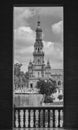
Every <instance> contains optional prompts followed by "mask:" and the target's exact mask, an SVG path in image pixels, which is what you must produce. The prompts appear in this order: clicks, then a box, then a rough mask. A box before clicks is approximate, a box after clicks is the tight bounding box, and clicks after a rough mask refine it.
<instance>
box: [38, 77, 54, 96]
mask: <svg viewBox="0 0 78 130" xmlns="http://www.w3.org/2000/svg"><path fill="white" fill-rule="evenodd" d="M36 87H37V88H38V89H39V93H41V94H45V95H46V96H50V95H51V94H52V93H53V91H54V90H55V89H56V82H55V81H53V80H41V79H40V80H39V81H38V82H37V86H36Z"/></svg>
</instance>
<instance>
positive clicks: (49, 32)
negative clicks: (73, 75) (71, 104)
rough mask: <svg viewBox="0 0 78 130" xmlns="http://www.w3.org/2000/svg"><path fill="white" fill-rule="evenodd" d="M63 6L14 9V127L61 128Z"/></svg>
mask: <svg viewBox="0 0 78 130" xmlns="http://www.w3.org/2000/svg"><path fill="white" fill-rule="evenodd" d="M63 22H64V21H63V7H62V6H50V7H45V6H44V7H42V6H41V7H36V6H35V7H33V6H32V7H28V6H27V7H25V6H24V7H23V6H22V7H19V6H17V7H16V6H15V7H13V108H14V112H13V114H14V119H13V122H14V127H15V128H19V127H21V128H22V127H23V128H24V127H36V128H38V127H63V107H64V66H63V65H64V40H63V39H64V38H63V34H64V29H63V28H64V27H63Z"/></svg>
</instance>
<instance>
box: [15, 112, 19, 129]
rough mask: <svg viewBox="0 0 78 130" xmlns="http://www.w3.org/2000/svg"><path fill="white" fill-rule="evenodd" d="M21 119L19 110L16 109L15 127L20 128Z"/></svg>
mask: <svg viewBox="0 0 78 130" xmlns="http://www.w3.org/2000/svg"><path fill="white" fill-rule="evenodd" d="M18 126H19V120H18V110H16V111H15V127H16V128H18Z"/></svg>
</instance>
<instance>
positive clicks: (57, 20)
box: [13, 6, 63, 72]
mask: <svg viewBox="0 0 78 130" xmlns="http://www.w3.org/2000/svg"><path fill="white" fill-rule="evenodd" d="M38 14H39V15H40V21H41V28H42V30H43V45H44V53H45V63H46V62H47V59H49V61H50V64H51V67H52V68H55V69H56V68H60V69H62V68H63V7H58V6H57V7H14V11H13V43H14V63H22V68H21V69H22V70H23V71H24V72H26V71H27V66H28V63H29V61H30V59H31V60H32V61H33V56H32V53H33V50H34V42H35V30H36V26H37V20H38Z"/></svg>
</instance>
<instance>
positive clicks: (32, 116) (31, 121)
mask: <svg viewBox="0 0 78 130" xmlns="http://www.w3.org/2000/svg"><path fill="white" fill-rule="evenodd" d="M33 126H34V112H33V110H31V111H30V127H33Z"/></svg>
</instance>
